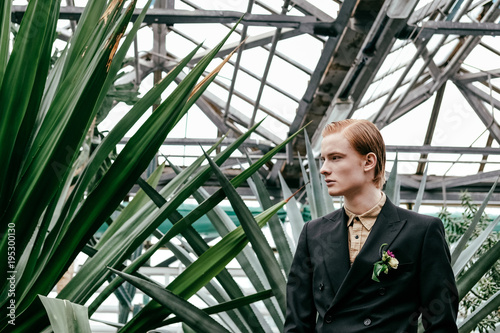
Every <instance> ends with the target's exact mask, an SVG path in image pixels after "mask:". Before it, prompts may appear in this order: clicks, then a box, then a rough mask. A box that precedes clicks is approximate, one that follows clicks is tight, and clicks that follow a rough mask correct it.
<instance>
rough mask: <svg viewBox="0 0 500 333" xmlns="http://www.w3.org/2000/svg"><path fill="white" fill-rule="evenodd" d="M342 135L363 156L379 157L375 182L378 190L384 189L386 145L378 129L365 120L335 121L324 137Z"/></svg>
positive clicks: (327, 127) (326, 127)
mask: <svg viewBox="0 0 500 333" xmlns="http://www.w3.org/2000/svg"><path fill="white" fill-rule="evenodd" d="M333 133H342V134H343V135H344V137H345V138H346V139H347V141H349V143H350V144H351V146H352V147H353V148H354V150H356V151H357V152H358V153H359V154H361V155H363V156H364V155H367V154H368V153H374V154H375V156H376V157H377V164H376V165H375V176H374V178H373V182H374V183H375V186H377V187H378V188H382V186H383V185H384V183H385V160H386V157H385V143H384V139H383V138H382V134H380V131H379V130H378V128H377V127H376V126H375V125H374V124H373V123H372V122H370V121H369V120H365V119H345V120H341V121H334V122H332V123H330V124H328V125H326V126H325V128H324V129H323V133H322V135H323V137H325V136H327V135H329V134H333Z"/></svg>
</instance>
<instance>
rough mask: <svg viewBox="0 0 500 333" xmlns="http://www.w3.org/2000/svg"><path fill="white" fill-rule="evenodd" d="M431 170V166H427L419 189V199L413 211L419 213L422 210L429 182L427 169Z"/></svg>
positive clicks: (416, 200)
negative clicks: (426, 186) (426, 184)
mask: <svg viewBox="0 0 500 333" xmlns="http://www.w3.org/2000/svg"><path fill="white" fill-rule="evenodd" d="M428 168H429V164H426V165H425V170H424V174H423V175H422V180H421V181H420V186H419V187H418V193H417V198H416V199H415V205H414V206H413V211H415V212H417V213H418V210H419V209H420V205H421V204H422V199H423V198H424V193H425V183H426V182H427V169H428Z"/></svg>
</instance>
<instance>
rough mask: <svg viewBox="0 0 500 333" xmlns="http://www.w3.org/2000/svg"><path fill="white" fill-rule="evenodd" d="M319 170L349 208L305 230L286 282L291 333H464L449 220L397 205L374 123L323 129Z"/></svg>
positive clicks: (338, 124) (357, 122)
mask: <svg viewBox="0 0 500 333" xmlns="http://www.w3.org/2000/svg"><path fill="white" fill-rule="evenodd" d="M321 157H322V159H323V160H324V162H323V166H322V168H321V171H320V172H321V173H322V174H323V175H324V176H325V181H326V184H327V186H328V193H329V194H330V195H331V196H339V195H343V196H344V207H343V208H341V209H339V210H336V211H335V212H333V213H330V214H328V215H326V216H324V217H321V218H319V219H316V220H313V221H310V222H308V223H306V224H305V225H304V228H303V230H302V233H301V235H300V238H299V242H298V245H297V250H296V253H295V257H294V260H293V263H292V267H291V269H290V274H289V278H288V284H287V313H286V320H285V327H284V332H285V333H295V332H335V333H350V332H384V333H402V332H408V333H410V332H417V328H418V318H419V316H420V315H422V322H423V326H424V328H425V331H426V332H443V333H445V332H446V333H450V332H457V326H456V324H455V320H456V315H457V311H458V296H457V295H458V293H457V289H456V286H455V279H454V276H453V271H452V269H451V266H450V253H449V249H448V246H447V244H446V241H445V235H444V228H443V225H442V222H441V221H440V220H439V219H437V218H434V217H430V216H425V215H420V214H417V213H414V212H411V211H408V210H405V209H402V208H399V207H397V206H395V205H394V204H392V203H391V202H390V201H389V199H388V198H387V197H386V196H385V194H384V193H383V192H382V191H381V189H382V186H383V184H384V182H385V176H384V172H385V144H384V141H383V139H382V136H381V134H380V132H379V131H378V129H377V128H376V127H375V126H374V125H373V124H372V123H371V122H369V121H367V120H353V119H348V120H343V121H339V122H334V123H331V124H329V125H327V126H326V128H325V129H324V131H323V141H322V144H321Z"/></svg>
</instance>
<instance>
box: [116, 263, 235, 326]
mask: <svg viewBox="0 0 500 333" xmlns="http://www.w3.org/2000/svg"><path fill="white" fill-rule="evenodd" d="M110 269H111V270H112V271H113V272H115V273H116V275H118V276H120V277H121V278H122V279H124V280H126V281H128V282H129V283H131V284H133V285H134V286H136V287H137V288H139V289H141V290H142V291H143V292H144V293H145V294H147V295H149V296H150V297H151V298H153V299H154V300H155V301H157V302H158V303H160V304H161V305H163V306H165V307H167V308H168V309H169V310H170V311H172V313H174V314H175V315H177V317H179V318H180V319H181V320H182V321H183V322H184V323H186V324H187V325H189V327H191V328H192V329H194V330H195V331H196V332H206V333H212V332H214V333H216V332H229V331H228V330H226V329H225V328H224V327H223V326H221V325H220V324H219V323H218V322H216V321H215V320H214V319H212V318H211V317H210V316H209V315H208V314H207V313H206V312H204V311H202V310H200V309H198V308H197V307H196V306H194V305H192V304H191V303H189V302H187V301H186V300H184V299H183V298H181V297H179V296H177V295H175V294H174V293H172V292H171V291H169V290H167V289H164V288H162V287H159V286H158V285H156V284H153V283H151V282H148V281H145V280H142V279H139V278H137V277H135V276H132V275H129V274H127V273H123V272H120V271H117V270H114V269H112V268H110Z"/></svg>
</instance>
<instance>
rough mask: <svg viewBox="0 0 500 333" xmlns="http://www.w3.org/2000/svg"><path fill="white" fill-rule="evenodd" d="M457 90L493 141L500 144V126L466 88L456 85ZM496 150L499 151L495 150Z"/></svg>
mask: <svg viewBox="0 0 500 333" xmlns="http://www.w3.org/2000/svg"><path fill="white" fill-rule="evenodd" d="M457 87H458V90H460V92H461V93H462V95H463V96H464V97H465V99H466V100H467V102H469V104H470V106H472V108H473V109H474V111H475V112H476V114H477V115H478V117H479V119H481V121H482V122H483V124H484V126H486V128H487V129H488V130H489V132H490V133H491V135H492V136H493V137H494V138H495V140H496V141H497V142H498V143H500V126H499V125H498V123H497V122H496V120H495V118H493V116H492V115H491V113H489V112H488V110H487V109H486V107H485V106H484V104H483V102H481V100H480V99H479V98H478V97H476V96H475V95H474V94H473V93H472V92H470V91H469V90H468V89H467V88H465V87H464V86H461V85H457ZM497 150H500V149H498V148H497Z"/></svg>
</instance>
